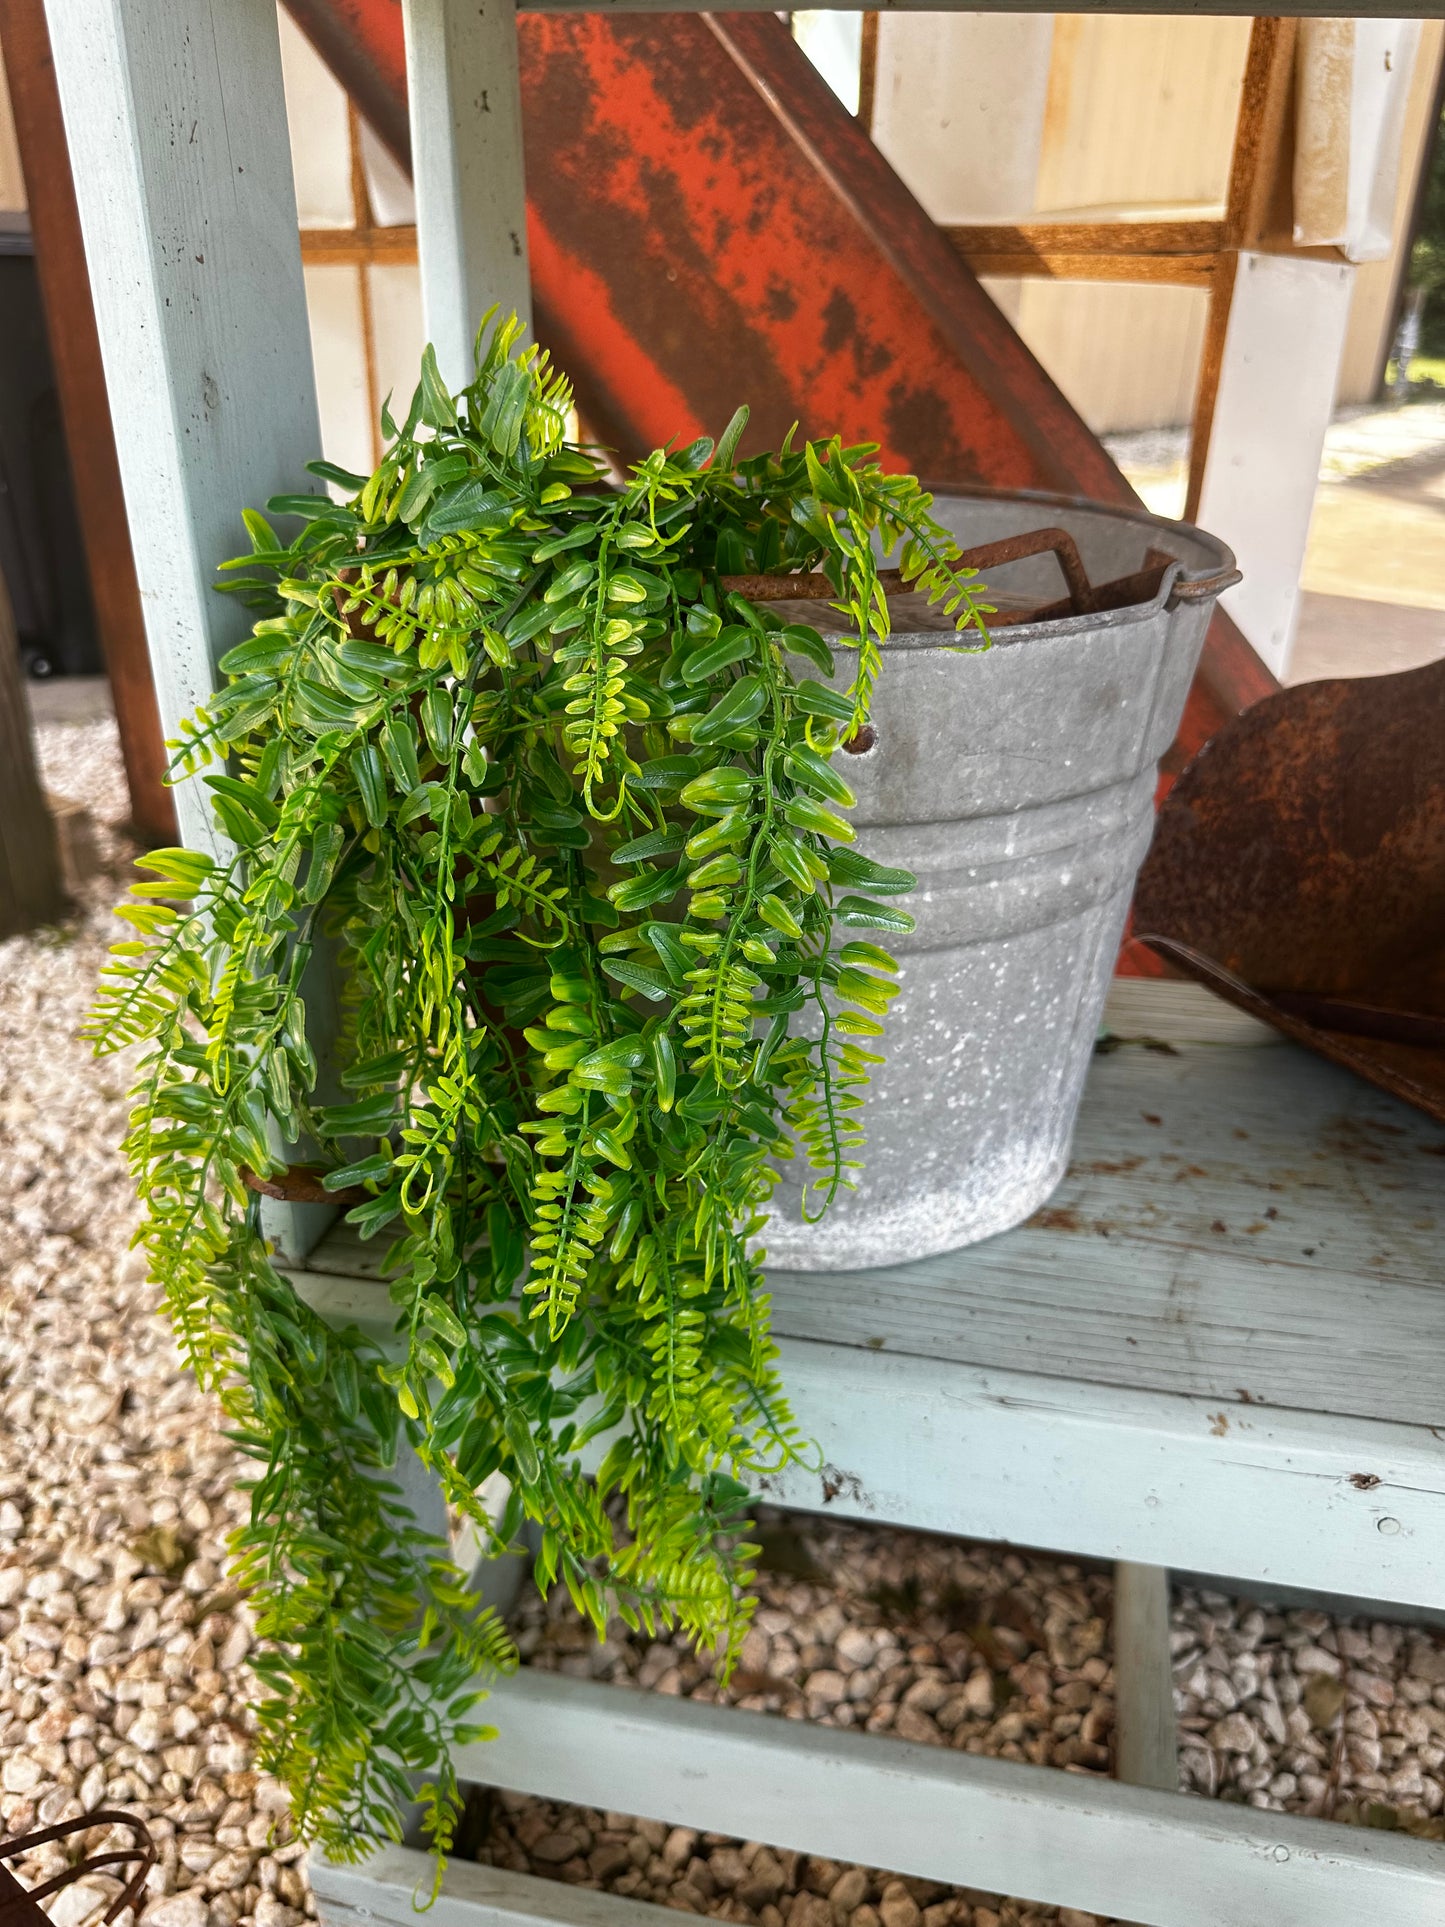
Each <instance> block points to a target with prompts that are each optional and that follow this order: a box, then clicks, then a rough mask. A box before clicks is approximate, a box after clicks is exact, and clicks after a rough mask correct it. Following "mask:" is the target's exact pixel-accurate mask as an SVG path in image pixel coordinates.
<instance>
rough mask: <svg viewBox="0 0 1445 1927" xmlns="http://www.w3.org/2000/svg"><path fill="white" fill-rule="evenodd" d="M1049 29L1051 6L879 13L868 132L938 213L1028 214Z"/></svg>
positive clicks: (1000, 217)
mask: <svg viewBox="0 0 1445 1927" xmlns="http://www.w3.org/2000/svg"><path fill="white" fill-rule="evenodd" d="M1053 36H1054V21H1053V16H1052V15H1051V14H1047V13H1035V14H1014V13H1007V14H997V15H991V14H980V13H955V14H945V13H932V12H930V13H926V14H922V13H920V14H909V15H904V14H901V13H893V12H889V13H886V14H884V15H883V17H882V18H881V19H880V20H879V22H878V79H877V93H876V96H875V102H874V109H873V138H874V140H875V141H876V142H877V143H878V146H879V148H880V149H881V150H882V152H883V154H884V155H885V156H886V157H887V159H888V162H889V164H890V165H891V166H892V167H893V168H894V169H895V171H896V172H897V173H898V175H899V176H900V177H901V178H902V180H903V181H904V182H905V183H906V184H907V185H908V187H909V188H911V189H912V191H913V193H914V194H916V195H917V197H918V199H919V201H920V202H921V203H922V205H923V206H924V207H925V208H926V209H927V210H928V212H929V213H930V214H931V215H932V216H933V218H934V220H935V221H944V222H958V223H967V222H973V221H1026V220H1029V219H1030V218H1032V215H1033V211H1034V205H1035V201H1034V193H1035V188H1036V186H1037V183H1038V173H1039V154H1040V151H1041V146H1042V141H1043V130H1044V107H1045V103H1046V101H1047V99H1048V92H1049V56H1050V50H1051V48H1052V45H1053Z"/></svg>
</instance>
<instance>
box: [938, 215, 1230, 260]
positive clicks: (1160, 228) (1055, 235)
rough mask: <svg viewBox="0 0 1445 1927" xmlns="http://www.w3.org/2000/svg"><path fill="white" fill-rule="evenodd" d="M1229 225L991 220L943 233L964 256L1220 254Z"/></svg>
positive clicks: (1205, 222) (946, 230)
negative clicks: (989, 254)
mask: <svg viewBox="0 0 1445 1927" xmlns="http://www.w3.org/2000/svg"><path fill="white" fill-rule="evenodd" d="M1224 226H1225V224H1224V222H1223V221H1220V220H1201V221H1193V220H1186V221H1133V220H1117V221H1023V222H1003V221H990V222H983V223H979V224H976V225H973V226H970V227H946V228H945V229H944V230H943V231H944V233H945V234H946V235H947V236H948V238H949V240H950V241H952V243H953V245H954V246H955V247H956V248H957V249H958V251H959V253H960V254H963V255H969V254H975V253H985V252H988V253H995V254H1033V253H1037V254H1084V255H1089V254H1138V255H1145V256H1148V255H1163V256H1169V255H1175V254H1211V255H1212V254H1217V253H1218V252H1219V249H1220V248H1221V247H1222V246H1223V245H1224Z"/></svg>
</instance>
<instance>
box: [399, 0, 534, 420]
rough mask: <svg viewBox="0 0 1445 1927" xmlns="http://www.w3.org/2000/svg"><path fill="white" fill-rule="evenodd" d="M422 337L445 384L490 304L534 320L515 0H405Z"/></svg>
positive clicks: (458, 381) (457, 382)
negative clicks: (432, 350)
mask: <svg viewBox="0 0 1445 1927" xmlns="http://www.w3.org/2000/svg"><path fill="white" fill-rule="evenodd" d="M402 16H403V19H404V20H405V23H406V70H407V86H408V89H409V93H410V99H411V151H412V178H413V180H414V182H415V185H416V207H417V246H418V250H419V252H420V257H421V286H422V311H423V316H424V320H425V326H426V332H427V338H428V339H429V340H430V341H431V343H432V344H433V346H434V347H435V349H436V352H437V362H438V364H439V366H440V368H441V371H442V376H443V378H444V379H445V380H446V381H447V383H448V384H449V385H450V386H451V387H452V388H453V389H457V388H460V387H461V386H463V384H464V383H465V382H466V381H468V380H469V379H470V377H471V373H472V365H473V364H472V344H473V341H474V340H475V337H476V332H477V327H478V324H479V323H480V321H481V318H482V316H483V314H484V313H485V312H486V310H487V309H488V308H490V307H491V306H492V305H493V303H496V304H497V305H498V306H499V307H500V309H501V311H502V313H503V314H506V313H508V312H509V311H510V310H512V309H515V310H516V312H517V313H518V314H519V315H521V317H522V319H523V320H524V321H526V322H528V323H530V320H531V312H532V309H531V299H532V297H531V283H530V280H529V277H528V271H527V199H526V186H525V182H524V180H523V161H522V96H521V85H520V82H519V79H518V74H517V20H516V8H515V5H514V0H403V5H402Z"/></svg>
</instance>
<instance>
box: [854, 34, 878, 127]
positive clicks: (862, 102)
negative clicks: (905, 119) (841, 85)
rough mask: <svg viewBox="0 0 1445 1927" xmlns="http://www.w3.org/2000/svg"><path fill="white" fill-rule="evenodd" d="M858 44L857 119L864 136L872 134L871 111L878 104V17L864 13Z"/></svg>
mask: <svg viewBox="0 0 1445 1927" xmlns="http://www.w3.org/2000/svg"><path fill="white" fill-rule="evenodd" d="M860 32H861V39H860V40H859V43H858V118H859V120H860V121H861V122H862V123H863V131H864V133H865V134H870V135H871V134H872V132H873V109H874V108H875V107H876V106H877V104H878V16H877V14H876V13H865V14H864V16H863V20H862V25H861V29H860Z"/></svg>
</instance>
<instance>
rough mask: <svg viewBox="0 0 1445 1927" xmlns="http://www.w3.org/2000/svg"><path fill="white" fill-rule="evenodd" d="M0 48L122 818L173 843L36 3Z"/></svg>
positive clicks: (126, 533) (25, 7)
mask: <svg viewBox="0 0 1445 1927" xmlns="http://www.w3.org/2000/svg"><path fill="white" fill-rule="evenodd" d="M0 51H3V54H4V60H5V70H6V73H7V74H8V76H9V81H10V99H11V106H12V109H13V113H14V119H15V136H16V141H17V143H18V145H19V149H20V160H21V165H22V166H23V168H24V170H25V191H26V195H27V198H28V200H29V203H30V224H31V231H32V233H33V235H34V239H35V266H36V272H37V274H38V277H39V281H40V292H41V297H42V299H43V301H44V304H45V317H46V327H47V333H48V335H49V339H50V359H51V361H52V363H53V364H54V367H55V379H56V385H57V387H58V389H59V392H60V410H61V417H62V419H63V421H64V423H65V440H66V446H67V449H68V451H69V455H70V473H71V482H72V486H73V488H74V492H75V507H76V513H77V515H78V517H79V521H80V535H81V541H82V543H83V545H84V549H85V562H86V572H87V575H88V577H89V581H90V597H91V602H92V604H93V605H94V608H95V620H96V628H97V630H98V632H99V636H100V646H101V650H102V652H103V654H104V657H105V667H106V673H107V675H108V676H109V678H110V688H111V695H112V698H113V700H114V703H115V719H116V725H117V728H118V730H119V733H120V749H121V756H122V758H123V760H124V763H125V774H126V783H127V786H128V788H129V790H130V805H131V821H132V824H133V825H134V828H135V830H136V833H137V835H138V836H139V837H140V839H141V841H142V842H144V843H149V844H157V843H174V842H175V840H176V806H175V799H174V797H173V796H172V794H171V792H170V790H168V789H167V788H166V786H165V784H164V782H163V781H162V778H163V776H164V773H165V767H166V750H165V744H164V741H163V732H162V729H161V721H160V711H159V709H158V708H157V706H156V692H155V683H154V681H153V680H152V677H151V666H150V659H149V656H148V654H147V651H146V633H145V617H144V615H143V613H142V610H141V599H140V589H139V586H138V585H137V582H136V573H135V557H134V556H133V554H132V553H131V543H130V529H129V527H128V525H127V522H126V513H125V494H124V491H123V490H122V488H121V481H120V465H119V463H118V461H117V459H116V452H115V434H114V432H113V430H112V427H111V419H110V403H109V400H108V399H107V396H106V392H105V367H104V364H103V362H102V360H101V354H100V339H99V336H98V335H97V334H96V328H95V309H94V306H93V304H92V302H91V296H90V276H89V273H88V272H87V269H86V265H85V243H84V240H83V238H82V236H81V231H80V213H79V210H78V209H77V207H76V204H75V184H74V182H73V180H72V179H71V173H70V155H69V153H68V151H67V148H66V144H65V123H64V120H63V119H62V117H61V112H60V96H59V94H58V93H57V91H56V86H55V67H54V63H53V61H52V59H51V54H50V35H49V32H48V30H47V28H46V25H45V6H44V0H0Z"/></svg>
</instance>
